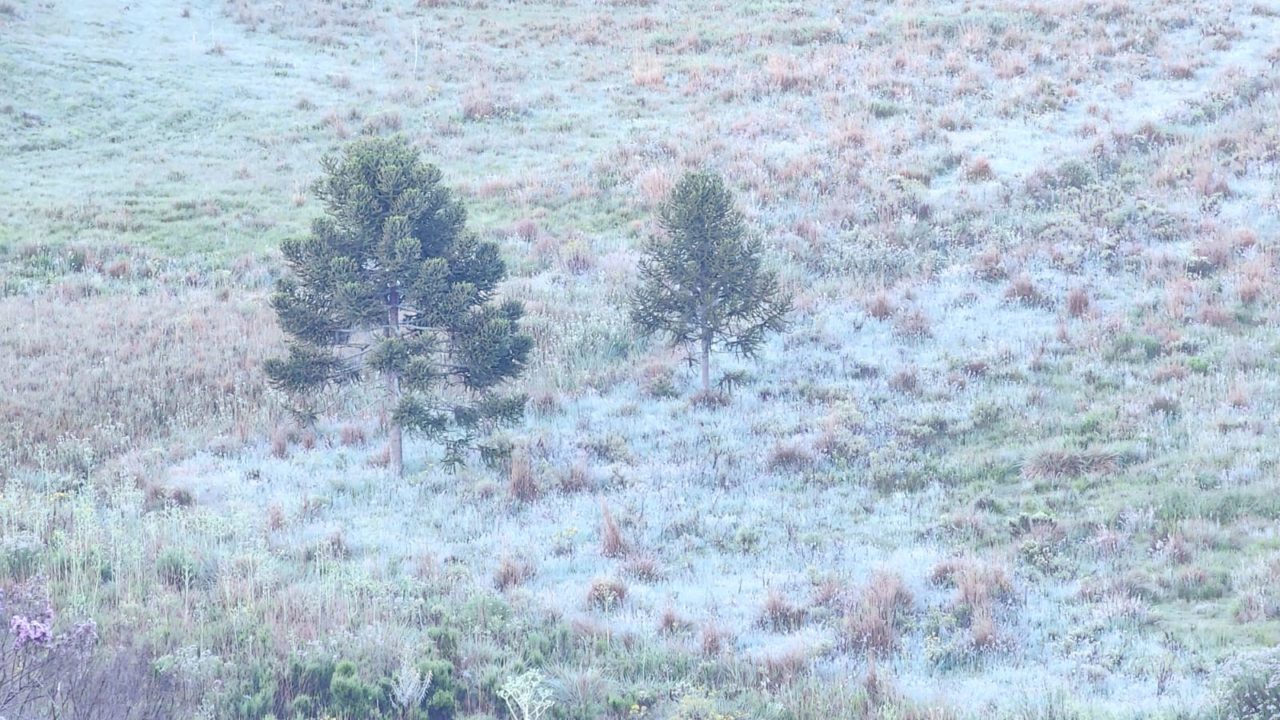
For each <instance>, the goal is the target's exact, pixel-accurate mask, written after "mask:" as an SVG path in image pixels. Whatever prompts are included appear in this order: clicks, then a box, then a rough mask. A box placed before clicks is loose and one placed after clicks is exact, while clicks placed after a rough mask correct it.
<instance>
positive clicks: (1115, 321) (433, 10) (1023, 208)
mask: <svg viewBox="0 0 1280 720" xmlns="http://www.w3.org/2000/svg"><path fill="white" fill-rule="evenodd" d="M1277 91H1280V8H1278V7H1276V6H1274V5H1273V4H1272V3H1270V2H1267V1H1265V0H1262V1H1256V2H1210V1H1208V0H1172V1H1169V2H1154V1H1152V2H1148V1H1147V0H1137V1H1132V2H1122V1H1121V0H1088V1H1081V0H1068V1H1065V2H1054V3H1050V2H1043V3H1035V2H1015V1H1014V0H991V1H989V2H926V1H923V0H920V1H914V2H893V3H886V2H872V1H870V0H859V1H858V2H853V3H825V2H813V3H789V2H737V3H692V2H690V3H685V2H654V1H653V0H640V1H635V2H623V1H621V0H619V1H617V2H609V3H595V2H575V1H569V2H563V1H561V2H503V1H499V0H490V1H481V0H458V1H456V2H448V1H445V0H432V1H428V0H419V2H417V3H411V2H386V3H382V2H372V1H371V0H368V1H366V0H356V1H351V2H332V1H329V0H305V1H299V2H290V3H253V2H246V1H244V0H239V1H237V2H231V1H228V2H219V1H214V0H209V1H201V2H190V3H176V4H170V3H162V2H149V1H146V0H144V1H142V2H138V1H137V0H134V1H132V2H123V0H119V1H117V0H102V1H95V2H69V1H62V0H51V1H49V2H34V1H31V2H27V1H25V0H8V2H4V1H3V0H0V158H3V160H4V162H3V163H2V164H0V198H3V200H2V201H0V318H3V319H4V320H5V321H4V322H3V323H0V418H3V421H0V590H3V592H4V595H3V597H2V598H0V610H3V615H4V617H3V618H0V619H3V620H4V623H0V646H2V647H3V649H0V716H2V715H9V716H15V717H25V715H23V713H24V712H27V713H35V715H34V716H45V715H50V716H51V715H53V714H54V713H53V711H52V710H51V709H50V708H51V707H54V706H58V707H61V708H62V712H61V713H60V715H59V716H67V715H68V714H69V713H70V714H73V715H74V711H79V712H81V713H82V715H80V716H85V717H89V716H92V715H88V714H83V713H85V712H86V709H87V708H97V709H98V712H99V713H100V714H99V715H98V716H100V717H170V716H194V715H197V714H200V715H202V716H205V717H265V716H266V715H267V714H269V713H270V714H274V715H275V716H276V717H280V718H293V717H304V718H310V717H329V716H333V717H352V718H354V717H369V716H374V715H375V714H376V713H381V714H382V715H383V716H385V717H429V718H431V719H432V720H437V719H438V718H445V717H473V718H478V717H509V716H511V712H510V711H509V707H508V705H507V704H506V703H505V702H504V701H503V700H502V698H501V695H500V690H502V689H503V688H504V687H508V686H509V683H510V682H511V681H512V679H513V678H517V677H520V676H521V675H522V674H523V673H525V672H526V671H535V672H536V673H537V678H538V682H540V683H541V684H542V686H543V687H545V688H546V689H547V690H548V691H549V692H550V701H551V702H552V703H553V706H552V709H551V711H550V713H551V714H550V717H561V718H596V717H617V718H623V717H655V718H656V717H663V718H665V717H678V718H685V719H687V720H691V719H693V718H729V717H731V718H832V717H885V718H889V717H917V718H951V717H956V718H969V717H984V718H989V717H1010V718H1013V717H1017V718H1024V717H1025V718H1032V717H1035V718H1060V717H1072V718H1074V717H1081V718H1093V717H1105V718H1111V717H1116V718H1130V717H1133V718H1137V717H1143V718H1146V717H1168V718H1174V717H1177V718H1201V717H1203V718H1219V717H1258V718H1262V717H1273V715H1269V714H1268V713H1271V712H1272V710H1268V709H1267V708H1268V707H1270V708H1274V707H1275V705H1267V704H1266V703H1267V702H1270V703H1276V702H1280V700H1277V696H1278V694H1280V693H1277V691H1276V689H1275V682H1274V677H1277V676H1280V670H1277V667H1278V666H1277V663H1280V659H1278V656H1277V650H1276V647H1277V644H1278V643H1280V534H1277V527H1278V526H1277V521H1278V520H1280V482H1278V481H1277V475H1276V472H1277V460H1278V459H1280V450H1277V448H1278V447H1280V444H1278V443H1277V440H1280V437H1278V436H1280V429H1278V428H1277V426H1276V423H1274V422H1273V418H1274V417H1276V415H1277V412H1280V380H1278V379H1277V378H1278V376H1277V369H1278V365H1277V360H1276V357H1277V355H1278V353H1280V340H1278V339H1277V335H1276V327H1277V320H1278V317H1277V311H1276V309H1275V301H1276V299H1277V294H1278V293H1277V288H1276V269H1275V255H1274V254H1275V246H1276V243H1277V241H1278V239H1280V238H1278V233H1280V123H1277V122H1276V118H1277V117H1280V94H1278V92H1277ZM396 133H399V134H403V135H404V136H406V137H407V138H409V139H410V141H411V142H412V143H413V144H414V145H415V146H417V147H419V148H420V149H421V150H422V151H423V153H424V156H425V157H427V158H428V159H429V160H430V161H432V162H434V163H436V164H437V165H438V166H439V167H440V168H441V169H442V171H443V172H444V177H445V182H446V183H447V184H449V185H450V186H452V187H453V188H455V190H456V191H457V192H458V194H459V196H460V197H461V198H462V199H463V201H464V204H465V205H466V207H467V209H468V212H469V217H470V220H469V225H470V227H471V228H472V229H474V230H476V231H477V232H479V233H481V234H482V235H483V236H485V237H487V238H490V239H494V240H496V241H498V242H499V243H500V244H501V247H502V249H503V253H504V256H505V258H506V260H507V264H508V268H509V271H510V278H509V279H508V280H507V282H506V283H505V284H504V286H503V289H502V292H503V294H504V295H506V296H508V297H513V298H516V299H519V300H521V301H523V302H524V304H525V306H526V307H527V309H528V311H529V312H528V317H527V319H526V322H525V327H526V329H527V330H528V332H530V333H531V334H532V335H533V337H534V339H535V341H536V349H535V351H534V357H533V360H532V362H531V365H530V367H529V370H528V372H527V373H526V374H525V376H524V377H523V378H522V379H521V380H520V381H519V383H518V389H520V390H522V391H525V392H527V393H528V394H529V395H530V398H531V400H530V405H529V408H528V413H527V417H526V419H525V420H524V422H523V423H522V424H520V425H519V426H517V427H515V428H510V429H507V430H504V431H503V432H502V433H500V434H498V435H496V436H494V437H492V438H489V442H490V443H492V444H495V445H502V446H505V447H508V448H510V449H511V455H510V458H509V459H507V460H504V461H500V462H495V463H486V462H485V461H484V458H482V457H480V456H479V455H478V454H477V455H476V456H475V457H473V458H472V459H471V461H470V462H469V463H468V464H467V465H466V466H465V467H463V468H460V469H457V470H454V471H450V470H448V469H446V468H444V467H442V465H441V464H440V462H439V460H440V453H439V449H438V448H435V447H433V446H432V445H430V444H429V443H426V442H423V441H411V442H410V443H409V444H408V445H407V448H408V452H407V460H408V463H409V467H408V469H409V473H408V475H409V477H408V478H406V480H404V481H394V480H391V479H389V478H388V477H387V472H386V470H385V469H384V467H383V464H384V463H385V454H384V452H383V448H382V430H381V429H380V425H379V419H378V416H377V413H376V408H375V407H373V406H372V405H371V404H370V402H369V400H370V398H369V397H365V396H364V395H363V394H362V392H361V391H359V390H355V391H351V392H347V393H345V394H342V395H339V396H335V397H332V398H328V399H327V405H326V406H325V410H326V412H325V414H324V416H323V418H322V419H321V420H320V422H318V423H317V424H316V425H314V426H306V427H304V426H300V425H298V424H297V423H296V421H294V420H293V419H292V415H291V413H290V412H289V410H288V402H287V399H286V398H283V397H281V396H280V395H279V394H277V393H275V392H274V391H272V390H271V389H269V388H268V387H267V385H266V383H265V379H264V376H263V372H262V369H261V368H262V362H263V360H264V359H266V358H269V357H274V356H278V355H280V354H282V353H283V350H284V345H283V338H282V335H281V332H280V331H279V329H278V328H277V327H276V325H275V317H274V313H273V312H272V310H271V308H270V307H269V305H268V304H267V300H268V296H269V293H270V290H271V287H272V284H273V282H274V280H275V279H276V278H277V277H278V276H279V274H280V273H281V272H282V265H283V264H282V262H281V261H280V259H279V255H278V247H279V244H280V242H281V240H283V239H284V238H288V237H295V236H299V235H301V234H303V233H305V232H306V231H307V228H308V226H309V223H310V222H311V221H312V220H313V219H314V218H315V217H317V216H318V214H319V213H320V206H319V203H318V201H317V200H316V199H315V198H314V197H313V195H312V194H311V193H310V187H311V184H312V183H313V182H314V181H315V180H316V179H317V178H318V177H319V174H320V172H321V165H320V160H321V158H322V157H323V156H324V155H325V154H327V153H330V152H333V151H335V150H337V149H339V148H341V147H342V145H343V143H344V142H346V141H348V140H350V139H351V138H355V137H358V136H361V135H366V134H372V135H383V134H396ZM703 167H707V168H711V169H715V170H718V171H720V172H721V173H723V174H724V176H725V177H726V178H728V180H729V182H730V184H731V186H732V187H733V189H734V191H735V193H736V195H737V197H738V199H739V202H740V206H741V209H742V210H743V212H744V213H745V214H746V216H747V218H748V220H749V223H750V224H751V226H752V228H753V229H754V231H756V232H758V233H759V234H760V236H761V237H763V238H764V244H765V248H766V251H767V254H768V262H769V265H770V266H771V267H772V268H774V269H776V270H777V271H778V272H779V273H780V275H781V277H782V278H783V281H784V284H785V285H786V286H787V288H788V290H789V291H790V292H791V293H793V294H794V296H795V298H796V309H795V312H794V314H793V316H792V318H791V319H792V326H791V329H790V330H788V331H787V332H786V333H783V334H781V335H779V336H775V337H773V338H772V339H771V340H770V342H769V343H768V344H767V345H766V347H765V348H764V350H763V352H762V353H761V357H760V358H759V359H758V360H756V361H752V362H747V361H743V360H740V359H735V358H732V357H729V356H718V357H716V358H715V359H714V366H715V368H714V369H715V375H716V377H717V378H727V379H728V381H729V382H728V383H727V384H726V387H727V388H728V394H729V396H730V401H729V402H728V404H727V405H724V406H707V405H705V404H700V403H696V402H693V401H692V396H693V393H694V391H695V389H696V385H697V379H696V377H695V374H696V371H695V369H693V368H691V367H690V366H689V365H688V364H687V363H686V362H685V360H686V357H685V355H684V353H683V352H682V351H680V350H678V349H676V350H673V349H669V348H666V347H663V346H662V345H660V344H659V343H657V342H649V341H644V340H641V339H639V338H638V337H637V335H636V333H635V331H634V328H632V327H631V326H630V324H629V323H628V322H627V319H626V312H625V298H626V296H627V293H628V292H629V290H630V288H631V287H632V284H633V283H634V281H635V268H636V262H637V260H638V257H639V252H638V251H639V247H640V244H641V243H642V242H643V241H644V240H645V239H646V238H648V237H650V236H651V235H653V233H654V232H655V231H656V227H655V223H654V217H653V211H654V209H655V207H656V205H657V203H658V202H659V201H660V200H661V199H662V198H663V197H664V196H665V194H666V193H667V192H668V191H669V190H670V188H671V187H672V185H673V183H674V182H675V180H676V179H677V178H679V177H680V175H681V174H682V173H683V172H684V171H686V170H691V169H697V168H703ZM46 605H47V606H48V609H49V611H50V612H51V616H49V617H50V618H51V619H47V621H46V620H40V619H38V618H41V617H45V616H42V615H41V614H40V613H41V612H42V611H43V610H44V609H45V606H46ZM13 617H21V618H23V619H24V622H27V621H32V620H33V619H36V620H35V621H36V622H38V623H43V625H41V627H45V626H47V627H48V629H49V631H50V632H51V633H53V634H55V635H57V634H59V633H65V634H66V636H65V637H64V638H63V639H62V640H60V641H59V642H56V643H52V645H51V646H50V647H45V646H44V645H42V644H41V643H38V642H37V643H35V644H34V645H33V644H32V643H31V642H30V639H29V638H28V640H24V641H21V642H18V639H19V635H20V632H21V631H20V629H19V626H18V625H17V624H14V625H11V624H10V621H11V618H13ZM90 620H91V621H93V623H95V626H94V627H93V628H92V638H89V635H88V633H90V630H87V629H85V628H86V627H87V626H85V625H84V624H83V623H85V622H86V621H90ZM24 627H25V626H24ZM6 633H7V634H6ZM77 633H78V634H77ZM23 637H25V636H23ZM87 638H88V639H87ZM91 640H92V641H91ZM24 643H25V644H24ZM23 653H27V654H26V655H24V654H23ZM36 655H39V657H40V658H41V663H42V664H40V663H33V661H32V660H31V658H33V657H36ZM84 658H89V659H87V660H85V659H84ZM15 668H16V669H17V670H15ZM24 668H25V670H24ZM32 668H36V670H34V671H33V670H32ZM6 669H7V670H8V672H9V674H8V675H6V674H5V672H6ZM82 669H83V670H82ZM24 672H25V673H26V674H25V675H24V674H23V673H24ZM33 672H39V673H43V675H39V676H38V677H39V678H42V679H44V680H47V681H50V682H47V683H46V686H45V687H46V689H33V688H34V687H35V686H34V685H32V678H33V677H37V676H36V675H32V673H33ZM428 672H429V673H430V681H429V684H428V687H427V690H426V694H425V696H424V697H423V698H422V700H421V702H418V703H411V704H412V705H413V706H414V707H413V708H412V711H413V712H412V713H410V712H408V711H406V712H404V713H402V712H401V709H402V708H401V707H400V706H399V705H398V704H397V701H396V700H395V697H396V689H395V688H396V685H397V683H399V684H400V686H401V688H402V689H403V688H406V687H408V686H410V685H412V682H410V681H412V680H413V679H414V678H418V679H422V678H423V677H425V674H426V673H428ZM530 677H532V676H530ZM58 679H61V680H62V681H63V685H62V686H58V685H57V684H56V682H52V680H58ZM1268 680H1270V681H1271V685H1270V686H1268V685H1267V682H1268ZM1250 683H1254V684H1253V685H1250ZM6 687H7V688H9V689H10V690H11V693H10V694H9V695H6ZM48 687H61V688H63V689H59V690H55V691H50V690H47V688H48ZM1268 687H1269V688H1270V689H1267V688H1268ZM13 688H18V689H19V690H18V691H12V689H13ZM409 689H412V688H409ZM51 694H52V697H50V695H51ZM1268 698H1270V699H1269V700H1268ZM22 702H30V703H31V704H29V705H28V706H27V707H26V708H25V709H23V708H22V707H20V705H19V704H20V703H22ZM6 703H7V704H6ZM108 708H109V709H108ZM415 713H416V714H415ZM1250 713H1252V714H1250ZM95 717H96V716H95Z"/></svg>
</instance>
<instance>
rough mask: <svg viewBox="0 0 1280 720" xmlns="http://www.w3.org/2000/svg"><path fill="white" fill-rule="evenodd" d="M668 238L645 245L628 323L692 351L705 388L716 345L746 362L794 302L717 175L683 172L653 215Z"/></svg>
mask: <svg viewBox="0 0 1280 720" xmlns="http://www.w3.org/2000/svg"><path fill="white" fill-rule="evenodd" d="M658 222H659V225H660V226H661V227H662V230H663V232H664V234H665V237H664V238H663V239H661V240H657V241H654V242H651V243H649V244H648V245H647V246H646V247H645V253H644V257H643V258H642V259H641V261H640V286H639V287H638V288H637V290H636V291H635V293H634V294H633V295H632V298H631V319H632V321H633V322H634V323H635V324H636V325H637V326H638V327H639V328H640V331H641V332H642V333H644V334H653V333H661V334H663V335H666V336H667V337H668V338H669V339H670V341H671V343H672V344H673V345H687V346H693V347H696V348H697V349H698V351H699V353H700V359H701V361H702V389H703V391H704V392H709V391H710V385H709V377H708V370H707V364H708V356H709V355H710V352H711V350H712V349H713V348H715V347H721V348H724V349H727V350H731V351H733V352H736V353H738V354H741V355H744V356H747V357H750V356H752V355H754V353H755V352H756V350H757V349H759V347H760V345H761V343H763V342H764V338H765V336H766V335H767V334H768V333H770V332H776V331H779V330H782V329H783V328H784V327H785V326H786V314H787V312H788V311H789V310H790V308H791V300H790V298H788V297H786V296H785V295H784V294H783V293H782V291H781V289H780V287H779V285H778V278H777V276H776V274H774V273H772V272H768V271H766V270H764V269H762V267H761V252H762V246H761V242H760V239H759V238H756V237H749V236H748V234H747V228H746V225H745V223H744V222H743V218H742V214H741V213H740V212H738V211H737V209H735V208H734V205H733V196H732V194H731V193H730V192H729V189H728V188H726V187H725V185H724V181H723V180H722V179H721V178H720V176H718V175H715V174H713V173H707V172H699V173H688V174H686V175H685V176H684V177H683V178H681V179H680V182H678V183H677V184H676V186H675V188H674V189H673V190H672V191H671V195H670V196H668V198H667V199H666V201H665V202H663V204H662V206H661V208H660V209H659V211H658Z"/></svg>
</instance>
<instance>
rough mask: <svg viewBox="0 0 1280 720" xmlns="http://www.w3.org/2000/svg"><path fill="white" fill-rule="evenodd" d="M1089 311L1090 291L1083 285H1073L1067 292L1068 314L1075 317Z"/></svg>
mask: <svg viewBox="0 0 1280 720" xmlns="http://www.w3.org/2000/svg"><path fill="white" fill-rule="evenodd" d="M1088 313H1089V293H1088V291H1086V290H1085V289H1084V288H1082V287H1073V288H1071V290H1070V291H1068V292H1067V314H1068V315H1070V316H1071V317H1073V318H1080V317H1084V316H1085V315H1087V314H1088Z"/></svg>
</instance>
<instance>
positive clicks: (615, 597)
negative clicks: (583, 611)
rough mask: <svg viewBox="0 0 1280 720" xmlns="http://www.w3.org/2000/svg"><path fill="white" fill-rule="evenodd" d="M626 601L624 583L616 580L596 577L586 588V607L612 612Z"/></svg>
mask: <svg viewBox="0 0 1280 720" xmlns="http://www.w3.org/2000/svg"><path fill="white" fill-rule="evenodd" d="M626 600H627V585H626V583H624V582H622V581H621V580H618V579H616V578H609V577H598V578H595V579H594V580H592V581H591V585H590V586H589V587H588V588H587V607H589V608H594V609H597V610H613V609H615V608H617V607H618V606H619V605H621V604H622V603H624V602H626Z"/></svg>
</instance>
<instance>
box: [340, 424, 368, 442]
mask: <svg viewBox="0 0 1280 720" xmlns="http://www.w3.org/2000/svg"><path fill="white" fill-rule="evenodd" d="M338 439H339V440H340V441H341V442H342V444H343V445H344V446H345V447H352V446H356V445H364V444H365V443H366V442H368V438H367V437H365V433H364V428H362V427H360V426H359V425H355V424H351V423H348V424H346V425H343V426H342V428H341V429H340V430H339V431H338Z"/></svg>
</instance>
